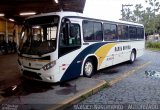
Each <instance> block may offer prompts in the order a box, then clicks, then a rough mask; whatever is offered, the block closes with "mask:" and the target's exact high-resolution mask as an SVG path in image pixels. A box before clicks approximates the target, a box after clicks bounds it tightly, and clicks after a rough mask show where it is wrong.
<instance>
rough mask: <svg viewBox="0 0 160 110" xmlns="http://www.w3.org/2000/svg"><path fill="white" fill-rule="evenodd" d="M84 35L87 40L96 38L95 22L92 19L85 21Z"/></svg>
mask: <svg viewBox="0 0 160 110" xmlns="http://www.w3.org/2000/svg"><path fill="white" fill-rule="evenodd" d="M83 37H84V40H85V41H93V40H94V30H93V22H90V21H84V22H83Z"/></svg>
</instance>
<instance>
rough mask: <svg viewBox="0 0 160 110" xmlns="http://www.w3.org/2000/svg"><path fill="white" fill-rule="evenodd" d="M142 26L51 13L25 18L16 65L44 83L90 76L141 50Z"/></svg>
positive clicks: (74, 13) (133, 56)
mask: <svg viewBox="0 0 160 110" xmlns="http://www.w3.org/2000/svg"><path fill="white" fill-rule="evenodd" d="M144 45H145V41H144V26H143V25H141V24H137V23H131V22H124V21H108V20H100V19H95V18H90V17H84V16H83V15H82V14H80V13H76V12H53V13H47V14H40V15H35V16H32V17H30V18H28V19H26V20H25V23H24V27H23V29H22V34H21V44H20V48H19V53H18V64H19V67H20V71H21V73H22V74H23V76H25V77H27V78H30V79H33V80H39V81H44V82H63V81H67V80H70V79H73V78H76V77H79V76H85V77H91V76H92V75H93V73H95V71H96V70H100V69H103V68H106V67H109V66H112V65H116V64H118V63H121V62H125V61H130V62H134V61H135V59H136V58H138V57H140V56H142V55H143V52H144Z"/></svg>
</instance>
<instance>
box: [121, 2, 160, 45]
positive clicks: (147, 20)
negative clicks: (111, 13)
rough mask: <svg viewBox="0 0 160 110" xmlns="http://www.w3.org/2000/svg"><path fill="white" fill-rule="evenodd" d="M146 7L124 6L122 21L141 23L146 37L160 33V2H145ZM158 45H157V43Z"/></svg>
mask: <svg viewBox="0 0 160 110" xmlns="http://www.w3.org/2000/svg"><path fill="white" fill-rule="evenodd" d="M144 1H145V2H146V4H147V5H146V6H147V7H145V6H143V5H142V4H136V5H135V6H123V10H121V11H122V18H121V19H122V20H125V21H131V22H137V23H141V24H143V25H144V27H145V33H146V35H147V36H148V35H153V34H155V33H157V34H159V33H160V13H159V11H160V1H159V0H144ZM132 8H133V9H132ZM156 44H157V43H156Z"/></svg>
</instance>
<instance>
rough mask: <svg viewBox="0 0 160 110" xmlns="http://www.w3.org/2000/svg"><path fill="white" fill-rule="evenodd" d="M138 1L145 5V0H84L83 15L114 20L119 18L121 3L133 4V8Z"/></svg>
mask: <svg viewBox="0 0 160 110" xmlns="http://www.w3.org/2000/svg"><path fill="white" fill-rule="evenodd" d="M159 1H160V0H159ZM139 3H141V4H142V5H143V6H146V3H145V0H86V5H85V8H84V15H86V16H95V17H98V18H102V19H109V20H110V19H114V20H116V19H120V18H121V10H122V4H133V6H132V8H134V6H135V4H139Z"/></svg>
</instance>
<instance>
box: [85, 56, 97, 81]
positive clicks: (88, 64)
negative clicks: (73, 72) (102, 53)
mask: <svg viewBox="0 0 160 110" xmlns="http://www.w3.org/2000/svg"><path fill="white" fill-rule="evenodd" d="M94 72H95V68H94V64H93V60H92V59H91V58H88V59H87V60H86V61H85V63H84V66H83V76H84V77H88V78H91V77H92V75H93V73H94Z"/></svg>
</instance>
